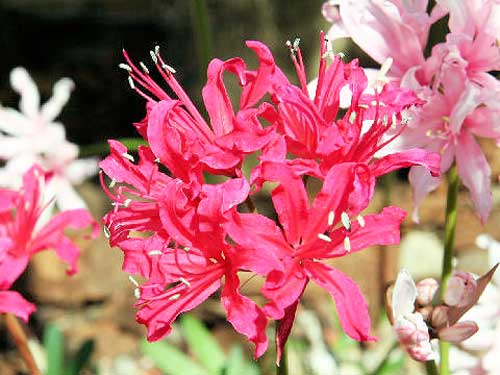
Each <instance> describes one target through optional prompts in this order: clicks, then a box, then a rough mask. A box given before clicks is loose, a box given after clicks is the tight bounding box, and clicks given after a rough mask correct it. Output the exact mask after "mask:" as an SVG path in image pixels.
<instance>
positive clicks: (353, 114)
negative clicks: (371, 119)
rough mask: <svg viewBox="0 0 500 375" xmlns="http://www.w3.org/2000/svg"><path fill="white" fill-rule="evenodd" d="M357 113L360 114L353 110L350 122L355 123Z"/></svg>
mask: <svg viewBox="0 0 500 375" xmlns="http://www.w3.org/2000/svg"><path fill="white" fill-rule="evenodd" d="M357 115H358V114H357V113H356V112H351V114H350V115H349V122H350V123H351V124H354V121H356V116H357Z"/></svg>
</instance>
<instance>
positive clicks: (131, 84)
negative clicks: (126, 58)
mask: <svg viewBox="0 0 500 375" xmlns="http://www.w3.org/2000/svg"><path fill="white" fill-rule="evenodd" d="M128 84H129V86H130V88H131V89H132V90H135V83H134V80H133V79H132V77H130V76H128Z"/></svg>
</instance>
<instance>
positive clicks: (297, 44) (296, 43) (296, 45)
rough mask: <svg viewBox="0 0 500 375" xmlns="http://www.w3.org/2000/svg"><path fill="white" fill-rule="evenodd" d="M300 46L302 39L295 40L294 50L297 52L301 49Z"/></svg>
mask: <svg viewBox="0 0 500 375" xmlns="http://www.w3.org/2000/svg"><path fill="white" fill-rule="evenodd" d="M299 44H300V38H295V40H294V41H293V49H294V50H296V49H297V48H299Z"/></svg>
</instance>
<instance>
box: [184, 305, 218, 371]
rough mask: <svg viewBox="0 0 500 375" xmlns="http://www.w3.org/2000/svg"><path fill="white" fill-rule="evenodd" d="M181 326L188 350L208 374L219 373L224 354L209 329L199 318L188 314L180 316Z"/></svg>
mask: <svg viewBox="0 0 500 375" xmlns="http://www.w3.org/2000/svg"><path fill="white" fill-rule="evenodd" d="M181 328H182V332H183V334H184V338H185V340H186V341H187V343H188V347H189V351H190V352H191V353H193V355H194V356H195V357H196V358H197V359H198V360H199V361H200V363H201V364H202V365H203V366H204V367H205V368H206V369H208V371H209V373H210V374H213V375H219V374H220V373H221V371H222V369H223V368H224V363H225V362H226V356H225V354H224V352H223V351H222V349H221V347H220V345H219V343H218V342H217V340H216V339H215V338H214V336H213V335H212V334H211V333H210V331H209V330H208V329H207V328H206V327H205V326H204V325H203V323H202V322H201V321H200V320H198V319H196V318H195V317H194V316H192V315H189V314H186V315H184V316H183V317H182V319H181Z"/></svg>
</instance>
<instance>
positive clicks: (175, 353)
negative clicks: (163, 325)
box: [141, 341, 208, 375]
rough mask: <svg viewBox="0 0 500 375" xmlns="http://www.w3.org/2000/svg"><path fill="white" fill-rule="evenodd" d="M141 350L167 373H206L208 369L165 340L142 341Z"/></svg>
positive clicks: (199, 374) (194, 374)
mask: <svg viewBox="0 0 500 375" xmlns="http://www.w3.org/2000/svg"><path fill="white" fill-rule="evenodd" d="M141 350H142V352H143V353H144V354H145V355H147V356H148V357H149V358H151V359H152V360H153V362H154V363H155V365H156V366H157V367H158V368H159V369H160V370H161V371H163V372H165V373H166V374H168V375H207V374H208V371H207V370H205V369H203V368H201V367H200V366H199V365H198V364H197V363H195V362H194V361H192V360H191V359H190V358H189V357H188V356H187V355H185V354H184V353H183V352H181V351H180V350H179V349H177V348H175V347H174V346H173V345H170V344H169V343H167V342H164V341H161V342H155V343H153V344H151V343H148V342H147V341H143V342H142V343H141Z"/></svg>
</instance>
